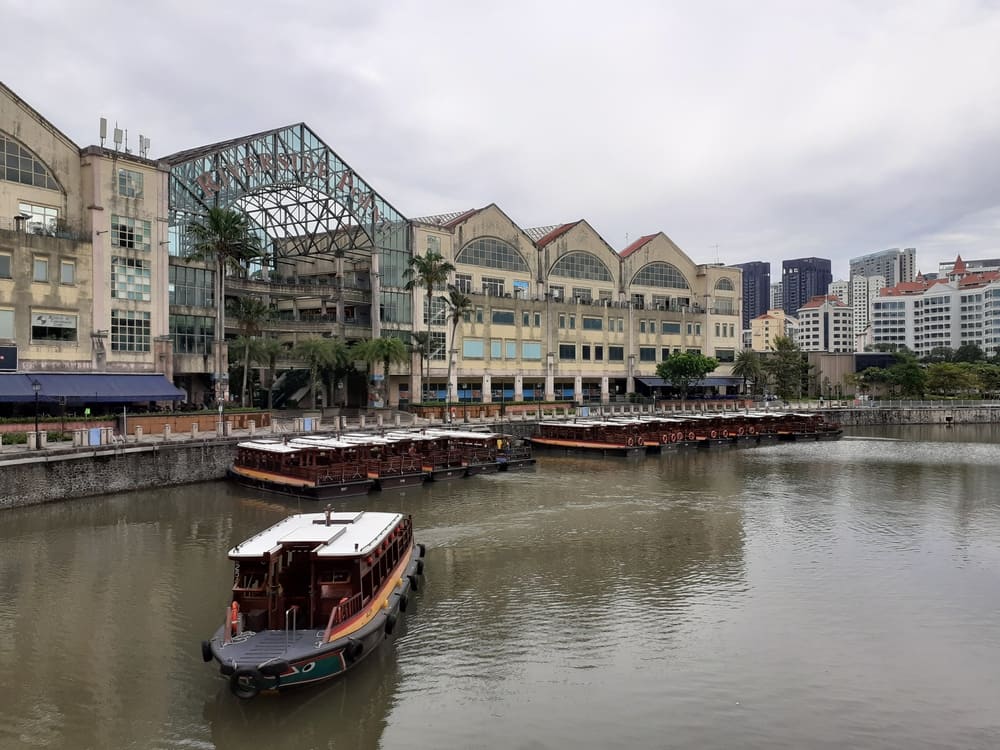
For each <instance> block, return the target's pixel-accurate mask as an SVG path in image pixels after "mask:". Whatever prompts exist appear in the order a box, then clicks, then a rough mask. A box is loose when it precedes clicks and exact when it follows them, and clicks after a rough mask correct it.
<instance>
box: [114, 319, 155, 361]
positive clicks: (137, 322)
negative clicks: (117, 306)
mask: <svg viewBox="0 0 1000 750" xmlns="http://www.w3.org/2000/svg"><path fill="white" fill-rule="evenodd" d="M151 342H152V337H151V335H150V323H149V313H148V312H142V311H139V310H112V311H111V351H113V352H148V351H149V350H150V344H151Z"/></svg>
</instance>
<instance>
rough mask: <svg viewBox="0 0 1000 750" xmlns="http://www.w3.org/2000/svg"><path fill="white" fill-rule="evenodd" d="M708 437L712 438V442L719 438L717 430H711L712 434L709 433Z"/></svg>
mask: <svg viewBox="0 0 1000 750" xmlns="http://www.w3.org/2000/svg"><path fill="white" fill-rule="evenodd" d="M710 436H711V437H712V439H713V440H714V439H715V438H717V437H719V432H718V430H712V432H711V433H710Z"/></svg>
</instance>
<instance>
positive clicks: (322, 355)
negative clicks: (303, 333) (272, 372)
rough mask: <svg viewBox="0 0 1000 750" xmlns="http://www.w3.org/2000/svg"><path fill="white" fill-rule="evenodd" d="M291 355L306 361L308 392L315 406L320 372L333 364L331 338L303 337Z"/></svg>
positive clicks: (313, 406) (314, 406)
mask: <svg viewBox="0 0 1000 750" xmlns="http://www.w3.org/2000/svg"><path fill="white" fill-rule="evenodd" d="M292 355H293V356H294V357H295V358H296V359H299V360H301V361H303V362H305V363H306V367H307V368H308V369H309V394H310V397H311V399H310V400H311V404H312V408H313V409H315V408H316V386H317V384H318V383H319V380H320V372H321V371H322V370H324V369H328V368H331V367H332V366H333V364H334V347H333V340H332V339H325V338H322V337H319V336H314V337H312V338H307V339H303V340H302V341H300V342H299V343H297V344H296V345H295V348H294V349H293V350H292Z"/></svg>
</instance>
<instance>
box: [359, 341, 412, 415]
mask: <svg viewBox="0 0 1000 750" xmlns="http://www.w3.org/2000/svg"><path fill="white" fill-rule="evenodd" d="M351 353H352V354H353V355H354V358H355V359H360V360H361V361H362V362H364V363H365V364H366V365H367V367H368V380H369V381H371V380H372V378H373V369H374V365H375V364H377V363H379V362H381V363H382V368H383V369H382V372H383V383H384V384H385V397H386V398H385V400H386V401H388V396H389V368H390V367H391V366H392V365H393V363H395V362H406V361H407V360H408V359H409V357H410V355H409V353H408V352H407V350H406V344H404V343H403V342H402V340H401V339H397V338H395V337H390V336H386V337H382V338H377V339H363V340H361V341H359V342H358V343H356V344H355V345H354V346H353V347H351Z"/></svg>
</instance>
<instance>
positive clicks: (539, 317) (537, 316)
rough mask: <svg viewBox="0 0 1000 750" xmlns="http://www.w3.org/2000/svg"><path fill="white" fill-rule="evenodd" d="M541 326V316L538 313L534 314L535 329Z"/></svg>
mask: <svg viewBox="0 0 1000 750" xmlns="http://www.w3.org/2000/svg"><path fill="white" fill-rule="evenodd" d="M541 325H542V314H541V313H540V312H536V313H535V326H534V327H535V328H540V327H541Z"/></svg>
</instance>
